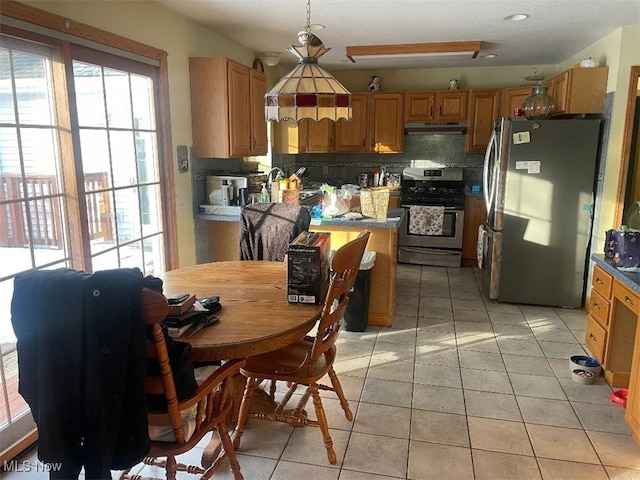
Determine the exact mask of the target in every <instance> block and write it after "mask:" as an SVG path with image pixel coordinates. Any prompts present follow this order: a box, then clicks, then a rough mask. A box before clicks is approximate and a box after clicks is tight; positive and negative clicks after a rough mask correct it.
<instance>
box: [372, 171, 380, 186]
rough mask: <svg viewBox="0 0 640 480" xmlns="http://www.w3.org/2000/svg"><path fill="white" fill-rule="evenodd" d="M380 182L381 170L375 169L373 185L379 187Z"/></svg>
mask: <svg viewBox="0 0 640 480" xmlns="http://www.w3.org/2000/svg"><path fill="white" fill-rule="evenodd" d="M379 184H380V172H379V171H378V170H374V172H373V186H374V187H377V186H378V185H379Z"/></svg>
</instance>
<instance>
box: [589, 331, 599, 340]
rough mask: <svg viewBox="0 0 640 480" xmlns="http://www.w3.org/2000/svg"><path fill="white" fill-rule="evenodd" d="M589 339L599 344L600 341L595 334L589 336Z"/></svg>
mask: <svg viewBox="0 0 640 480" xmlns="http://www.w3.org/2000/svg"><path fill="white" fill-rule="evenodd" d="M589 338H590V339H591V340H593V341H594V342H597V341H598V339H597V338H596V337H595V336H594V335H593V333H590V334H589Z"/></svg>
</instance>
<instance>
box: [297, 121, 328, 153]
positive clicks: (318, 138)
mask: <svg viewBox="0 0 640 480" xmlns="http://www.w3.org/2000/svg"><path fill="white" fill-rule="evenodd" d="M304 122H305V123H306V124H307V152H308V153H322V152H332V151H333V147H334V138H335V122H334V121H333V120H329V119H328V118H323V119H322V120H320V121H318V122H316V121H314V120H304Z"/></svg>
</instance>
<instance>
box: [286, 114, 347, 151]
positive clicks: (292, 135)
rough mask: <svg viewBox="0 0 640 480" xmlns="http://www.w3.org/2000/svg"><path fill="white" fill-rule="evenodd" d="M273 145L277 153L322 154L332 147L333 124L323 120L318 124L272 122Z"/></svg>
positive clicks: (309, 121) (307, 122)
mask: <svg viewBox="0 0 640 480" xmlns="http://www.w3.org/2000/svg"><path fill="white" fill-rule="evenodd" d="M273 128H274V135H273V139H274V145H273V149H274V150H275V151H276V152H278V153H289V154H295V153H323V152H331V151H333V147H334V137H335V134H334V131H335V130H334V122H333V121H332V120H329V119H328V118H323V119H322V120H320V121H319V122H316V121H314V120H309V119H303V120H300V121H299V122H298V123H296V122H294V121H280V122H273Z"/></svg>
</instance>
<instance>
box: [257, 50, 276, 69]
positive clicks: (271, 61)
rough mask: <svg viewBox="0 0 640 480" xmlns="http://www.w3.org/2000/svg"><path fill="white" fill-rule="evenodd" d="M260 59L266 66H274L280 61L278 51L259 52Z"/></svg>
mask: <svg viewBox="0 0 640 480" xmlns="http://www.w3.org/2000/svg"><path fill="white" fill-rule="evenodd" d="M260 59H261V60H262V62H263V63H264V64H265V65H267V66H268V67H275V66H276V65H278V63H280V52H264V53H262V54H260Z"/></svg>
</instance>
